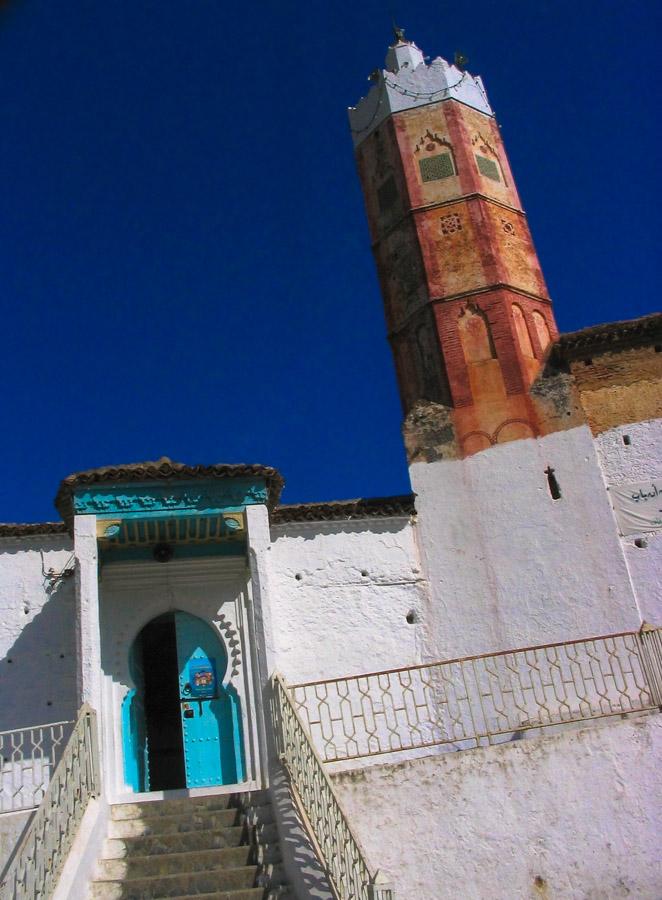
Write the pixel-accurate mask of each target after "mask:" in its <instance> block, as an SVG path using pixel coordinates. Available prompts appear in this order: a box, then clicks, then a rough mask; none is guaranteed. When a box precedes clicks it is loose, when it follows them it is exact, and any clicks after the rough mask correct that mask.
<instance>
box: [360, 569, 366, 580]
mask: <svg viewBox="0 0 662 900" xmlns="http://www.w3.org/2000/svg"><path fill="white" fill-rule="evenodd" d="M361 577H362V578H367V577H368V573H367V571H366V570H365V569H361Z"/></svg>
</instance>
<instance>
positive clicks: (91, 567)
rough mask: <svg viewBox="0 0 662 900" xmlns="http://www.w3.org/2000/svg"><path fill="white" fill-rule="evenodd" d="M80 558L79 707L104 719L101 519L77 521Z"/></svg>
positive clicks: (77, 544)
mask: <svg viewBox="0 0 662 900" xmlns="http://www.w3.org/2000/svg"><path fill="white" fill-rule="evenodd" d="M74 553H75V556H76V643H77V651H78V670H77V693H78V705H79V706H80V705H81V704H83V703H89V704H90V706H92V707H93V708H94V709H95V710H96V711H97V714H98V715H99V716H100V715H101V632H100V629H99V571H98V554H97V517H96V516H92V515H85V516H76V517H75V518H74Z"/></svg>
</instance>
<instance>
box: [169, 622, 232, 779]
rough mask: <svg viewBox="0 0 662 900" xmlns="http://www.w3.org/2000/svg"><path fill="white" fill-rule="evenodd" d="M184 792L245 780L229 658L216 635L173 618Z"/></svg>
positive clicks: (202, 625)
mask: <svg viewBox="0 0 662 900" xmlns="http://www.w3.org/2000/svg"><path fill="white" fill-rule="evenodd" d="M175 631H176V636H177V663H178V667H179V699H180V710H181V719H182V740H183V744H184V768H185V772H186V787H187V788H194V787H197V788H199V787H211V786H212V785H220V784H236V783H237V782H240V781H243V780H244V763H243V741H242V735H241V711H240V706H239V698H238V697H237V695H236V693H235V691H234V690H233V689H232V688H231V687H228V688H224V687H223V686H222V682H223V677H224V675H225V672H226V669H227V664H228V660H227V654H226V652H225V647H224V646H223V643H222V642H221V641H220V640H219V638H218V637H217V635H216V634H215V633H214V631H213V629H212V628H211V627H210V626H209V625H207V623H206V622H203V621H202V620H201V619H198V618H196V617H195V616H191V615H189V614H188V613H184V612H176V613H175Z"/></svg>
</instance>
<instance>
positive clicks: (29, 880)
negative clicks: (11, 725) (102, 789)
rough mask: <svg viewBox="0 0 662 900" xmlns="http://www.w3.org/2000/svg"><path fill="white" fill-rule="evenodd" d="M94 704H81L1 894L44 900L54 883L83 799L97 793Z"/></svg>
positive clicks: (84, 805)
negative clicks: (92, 706)
mask: <svg viewBox="0 0 662 900" xmlns="http://www.w3.org/2000/svg"><path fill="white" fill-rule="evenodd" d="M99 786H100V779H99V751H98V742H97V722H96V713H95V712H94V710H93V709H92V708H91V707H90V706H88V705H87V704H85V705H84V706H82V707H81V709H80V711H79V713H78V720H77V721H76V724H75V726H74V728H73V731H72V733H71V736H70V738H69V740H68V741H67V744H66V746H65V748H64V751H63V753H62V757H61V759H60V761H59V763H58V764H57V767H56V769H55V772H54V773H53V777H52V778H51V780H50V783H49V784H48V787H47V788H46V791H45V794H44V797H43V799H42V801H41V804H40V806H39V808H38V809H37V810H36V812H35V814H34V816H33V817H32V820H31V822H30V825H29V826H28V829H27V831H26V833H25V835H24V837H23V839H22V841H21V842H20V844H19V847H18V849H17V851H16V853H15V854H14V857H13V858H12V861H11V862H10V864H9V866H8V868H7V871H6V872H5V874H4V876H3V877H2V881H1V882H0V896H2V897H3V898H4V897H7V898H10V897H11V898H12V900H28V898H29V900H37V898H38V900H45V898H47V897H50V896H51V894H52V893H53V891H54V890H55V887H56V885H57V880H58V878H59V875H60V872H61V870H62V866H63V865H64V862H65V860H66V858H67V855H68V853H69V850H70V849H71V845H72V843H73V840H74V838H75V836H76V832H77V830H78V826H79V824H80V821H81V819H82V818H83V814H84V813H85V810H86V808H87V804H88V802H89V800H90V799H91V798H92V797H95V796H98V794H99Z"/></svg>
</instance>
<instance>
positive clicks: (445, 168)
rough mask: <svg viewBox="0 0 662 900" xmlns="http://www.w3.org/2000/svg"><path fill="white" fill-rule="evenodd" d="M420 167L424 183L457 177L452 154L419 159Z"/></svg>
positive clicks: (440, 154)
mask: <svg viewBox="0 0 662 900" xmlns="http://www.w3.org/2000/svg"><path fill="white" fill-rule="evenodd" d="M418 167H419V169H420V170H421V178H422V179H423V181H439V180H441V179H442V178H448V177H449V176H450V175H455V169H454V167H453V158H452V157H451V155H450V153H438V154H437V155H436V156H425V157H423V159H419V161H418Z"/></svg>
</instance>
